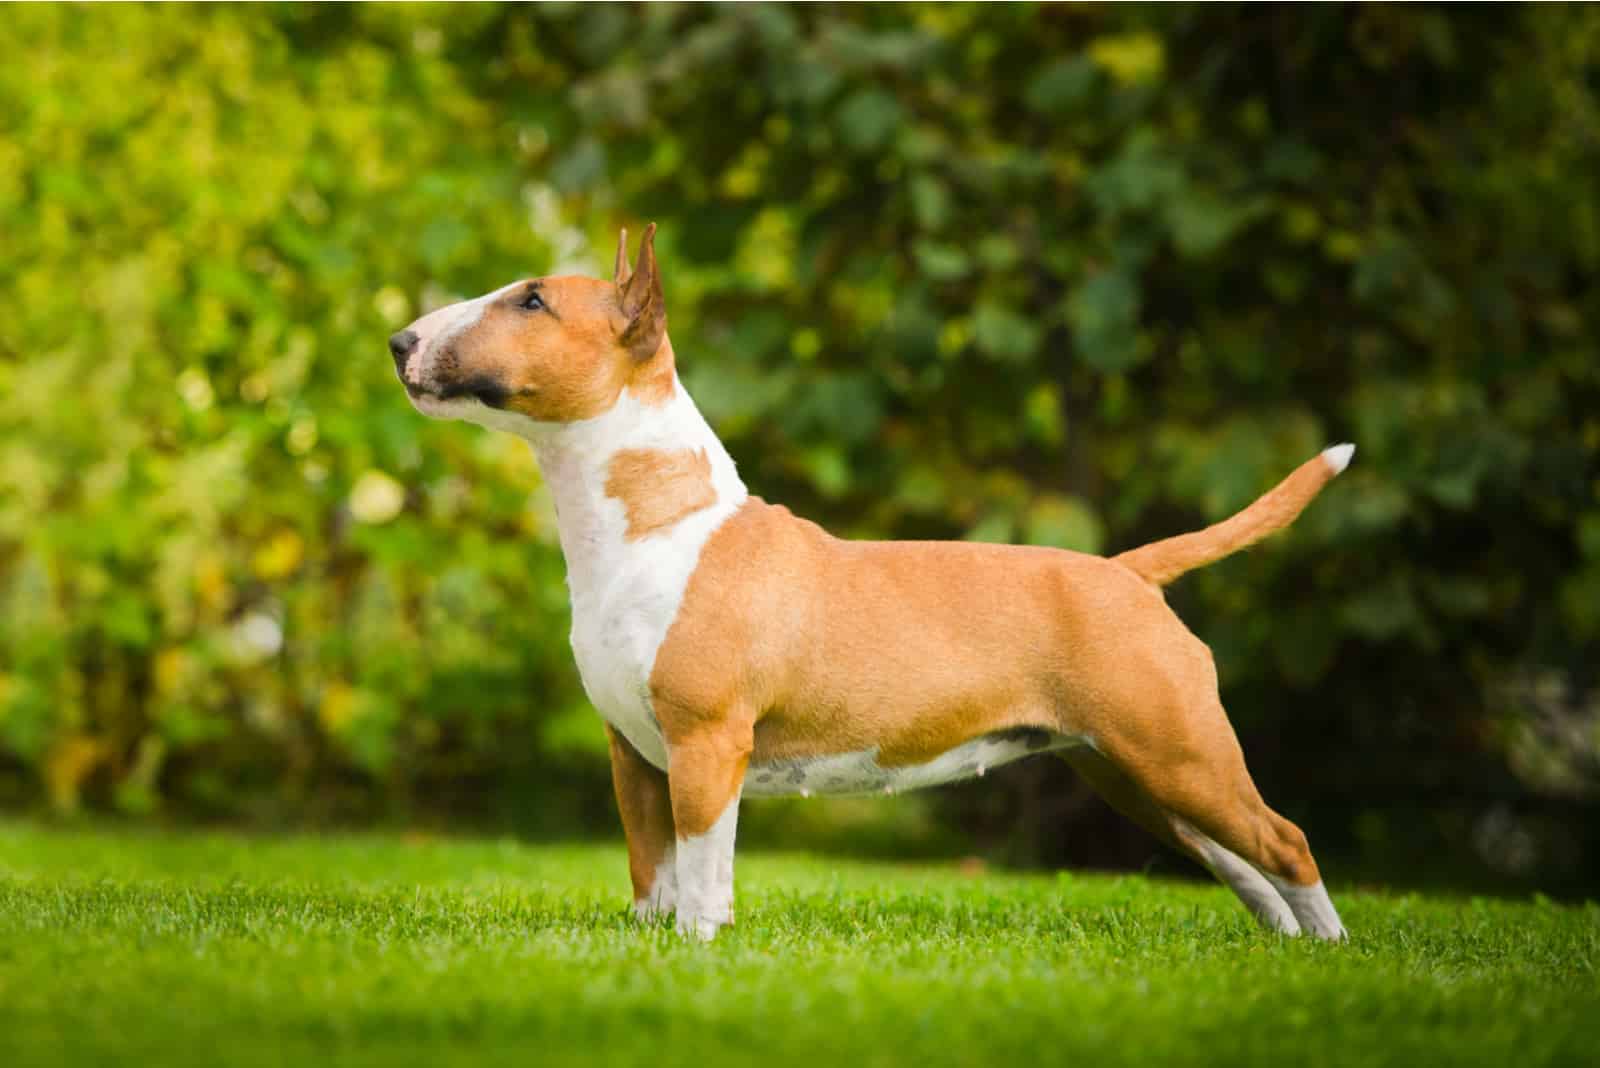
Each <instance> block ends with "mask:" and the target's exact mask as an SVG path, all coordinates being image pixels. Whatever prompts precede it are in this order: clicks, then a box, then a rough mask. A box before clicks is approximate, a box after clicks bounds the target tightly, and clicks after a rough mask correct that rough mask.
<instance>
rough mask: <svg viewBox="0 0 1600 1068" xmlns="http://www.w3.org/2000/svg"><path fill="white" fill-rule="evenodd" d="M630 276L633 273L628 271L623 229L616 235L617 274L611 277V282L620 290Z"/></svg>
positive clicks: (626, 247) (624, 229)
mask: <svg viewBox="0 0 1600 1068" xmlns="http://www.w3.org/2000/svg"><path fill="white" fill-rule="evenodd" d="M632 275H633V272H632V271H630V270H628V231H627V228H626V227H624V228H623V230H622V232H621V233H620V234H618V235H617V272H616V274H615V276H614V277H613V281H615V282H616V283H617V288H618V289H619V290H620V289H621V288H622V287H623V286H625V285H627V284H628V279H629V278H630V277H631V276H632Z"/></svg>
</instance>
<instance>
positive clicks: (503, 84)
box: [0, 6, 1600, 859]
mask: <svg viewBox="0 0 1600 1068" xmlns="http://www.w3.org/2000/svg"><path fill="white" fill-rule="evenodd" d="M3 32H4V35H5V37H6V38H7V43H8V45H9V47H8V49H7V54H8V55H11V56H13V57H15V59H14V62H13V63H12V64H9V65H8V67H7V69H6V70H5V72H4V73H3V74H0V107H3V108H4V111H5V113H6V114H7V115H8V116H10V117H11V121H10V130H11V133H10V134H9V136H8V138H7V140H6V141H4V142H0V153H3V154H4V158H0V164H3V166H0V225H3V228H4V231H5V232H6V233H7V234H8V237H9V243H10V245H11V254H10V256H8V257H7V259H6V260H5V262H4V263H0V278H3V282H4V284H3V286H0V301H3V305H0V313H3V314H0V358H3V362H0V598H3V599H4V605H5V607H4V610H3V611H4V619H5V620H6V629H5V631H4V634H3V635H0V657H3V661H0V663H3V665H4V667H3V669H0V670H3V671H4V674H3V676H0V709H3V710H4V711H3V713H0V746H3V747H4V750H5V752H6V753H7V754H9V759H10V761H11V767H12V769H13V771H15V772H17V774H16V776H15V777H14V779H13V785H12V787H11V788H10V793H11V795H12V797H13V799H14V800H18V801H21V800H24V799H26V798H29V797H33V796H37V795H38V792H39V791H43V792H45V793H47V794H48V796H50V797H51V798H52V799H53V801H54V803H55V804H56V805H58V806H67V807H70V806H71V805H73V804H74V803H75V802H76V798H77V796H78V792H79V791H80V790H81V789H88V790H89V791H90V796H91V797H92V798H93V799H94V800H95V801H96V802H100V803H110V804H116V805H119V806H121V807H123V808H127V809H130V810H135V811H138V810H147V809H149V808H151V807H153V806H156V805H158V804H166V803H172V804H176V805H178V806H179V807H181V808H184V809H190V808H195V809H199V810H208V811H209V810H221V811H238V810H241V809H243V810H250V809H253V808H256V809H259V808H263V807H264V808H265V810H267V811H281V812H285V813H302V814H303V813H307V812H310V813H316V812H325V811H346V810H350V811H367V812H371V811H381V810H391V811H396V810H399V811H412V810H413V809H414V808H415V807H417V806H420V805H421V804H422V795H423V794H424V792H426V796H427V797H428V798H429V801H428V804H430V805H431V804H433V803H434V802H433V800H432V799H433V798H434V792H435V791H437V790H439V789H443V788H445V787H446V785H447V784H458V785H457V786H456V787H455V788H457V789H460V790H462V791H463V792H464V793H466V794H467V795H469V799H470V797H473V796H482V795H483V794H485V793H488V792H490V789H489V788H491V787H498V786H500V785H502V784H505V783H508V782H510V781H512V780H513V779H515V778H517V769H521V768H526V767H528V766H529V765H530V764H538V765H539V766H548V765H549V763H550V762H551V761H552V760H554V759H555V757H556V755H557V754H559V753H560V752H562V751H564V750H567V749H575V750H576V751H577V752H579V753H580V754H588V755H584V756H582V757H581V758H580V760H579V761H578V764H577V765H576V767H577V770H576V771H575V772H574V775H575V776H576V779H574V780H572V782H576V783H580V784H582V791H586V792H584V793H583V796H584V797H593V796H598V793H599V792H600V791H601V790H603V786H604V780H603V771H602V770H601V768H600V765H599V763H598V761H597V760H595V759H592V757H593V756H594V755H596V754H597V750H596V748H595V747H596V743H597V741H598V739H599V733H598V728H597V726H595V725H594V724H593V723H592V722H591V719H590V718H588V717H589V716H590V714H589V713H588V712H587V711H586V710H585V708H584V705H583V700H582V696H581V691H580V688H579V687H578V685H577V682H576V678H575V674H574V672H573V669H572V667H571V666H570V658H569V656H568V653H567V650H566V643H565V629H566V625H567V619H566V607H565V596H564V595H565V591H564V589H563V588H562V584H561V582H560V576H561V573H562V565H561V561H560V558H559V555H558V551H557V548H556V546H555V543H554V540H553V537H552V532H553V531H552V518H551V514H550V510H549V508H548V505H547V504H546V503H544V501H543V498H542V496H541V494H540V491H539V482H538V477H537V473H536V471H535V470H534V467H533V465H532V462H531V460H530V458H529V457H528V456H527V455H526V452H525V450H524V449H523V447H522V446H521V445H520V444H518V443H516V442H514V441H510V440H508V439H504V438H500V437H495V436H491V435H486V434H483V433H481V432H478V431H475V430H473V429H471V428H466V427H461V426H441V425H437V424H430V423H427V422H424V421H423V420H421V419H419V418H417V417H416V416H415V415H414V414H413V413H412V412H411V411H410V410H409V407H408V406H407V405H406V403H405V401H404V398H403V396H402V395H401V393H400V391H399V390H398V389H397V388H396V387H395V385H394V383H393V381H392V377H391V371H390V368H389V365H388V358H387V356H386V354H385V353H384V350H383V339H384V337H385V336H386V335H387V333H388V332H390V331H391V330H392V329H394V328H395V327H396V326H398V325H400V324H402V323H404V322H406V321H408V320H409V319H410V318H411V317H412V316H413V314H415V313H416V312H417V310H418V309H420V308H422V307H425V306H428V305H432V304H436V303H438V302H439V301H440V300H442V299H444V298H445V296H446V295H447V294H471V293H476V292H480V291H483V290H485V289H487V288H490V287H492V286H495V285H498V284H500V283H502V282H503V281H505V280H507V279H510V278H512V277H515V276H518V275H526V274H530V273H543V272H547V271H550V270H552V269H556V270H560V269H567V268H573V267H578V268H583V269H586V270H590V271H595V270H597V269H598V268H599V267H600V266H601V264H602V262H603V261H604V259H605V252H606V250H607V249H609V247H610V243H611V241H612V240H613V235H614V233H615V226H617V225H618V224H624V223H626V224H634V225H636V224H637V223H638V222H639V221H641V220H643V219H645V218H651V219H655V220H657V221H658V222H659V223H660V224H661V227H662V230H661V238H660V241H659V247H660V251H661V255H662V257H663V261H664V264H665V269H666V272H667V276H666V277H667V283H668V294H667V296H668V301H669V304H670V305H671V307H672V312H673V324H674V329H675V334H676V340H677V348H678V351H679V352H680V354H681V365H682V368H683V371H684V375H685V378H686V380H687V382H688V384H689V386H690V389H691V391H693V392H694V393H695V395H696V397H697V399H698V400H699V401H700V403H701V406H702V408H703V409H705V410H706V412H707V414H708V415H709V416H710V418H711V419H712V421H713V423H714V424H716V425H717V426H718V427H719V429H720V430H721V431H722V432H723V434H724V437H725V438H726V440H727V441H728V443H729V446H730V448H731V449H732V451H733V452H734V454H735V456H736V458H737V459H739V460H740V461H741V465H742V467H743V470H744V472H745V474H746V477H747V481H749V482H750V484H751V485H752V487H753V488H755V489H757V490H758V491H759V492H762V493H764V494H766V495H768V496H771V497H774V498H776V499H781V500H784V501H785V502H787V503H789V504H791V505H792V506H794V507H795V508H796V509H797V510H798V511H800V512H802V513H804V514H810V515H812V516H815V517H816V518H818V519H821V520H824V521H826V522H828V523H829V524H831V525H832V526H833V527H834V529H836V530H837V531H839V532H840V533H844V534H849V535H856V536H864V535H878V536H883V535H892V536H933V537H974V538H984V539H1004V540H1024V541H1032V542H1038V543H1044V544H1054V545H1062V546H1066V547H1071V548H1078V549H1085V550H1089V551H1102V550H1103V551H1115V550H1119V549H1122V548H1126V547H1128V546H1131V545H1134V544H1137V543H1139V542H1142V541H1144V540H1147V539H1149V538H1153V537H1157V536H1162V535H1166V534H1170V533H1174V532H1177V531H1179V530H1182V529H1185V528H1188V527H1192V526H1194V525H1197V524H1199V523H1202V522H1205V521H1209V520H1213V519H1216V518H1219V517H1221V516H1223V515H1225V514H1227V513H1229V512H1231V511H1233V510H1235V509H1236V508H1238V507H1240V506H1241V505H1242V504H1244V503H1245V502H1247V501H1248V500H1249V499H1250V498H1251V497H1252V496H1253V495H1255V494H1256V493H1258V492H1259V491H1261V490H1262V489H1264V488H1265V487H1266V486H1267V485H1269V484H1271V483H1272V482H1273V481H1274V480H1275V479H1276V478H1277V477H1279V476H1280V475H1281V474H1283V473H1284V472H1286V471H1287V470H1289V468H1290V467H1292V466H1293V465H1294V464H1296V463H1298V462H1299V461H1300V460H1302V459H1304V458H1305V457H1306V456H1309V455H1310V454H1312V453H1313V452H1315V451H1316V450H1317V449H1319V448H1321V447H1322V446H1323V445H1324V444H1326V443H1328V442H1330V441H1333V440H1342V439H1346V438H1349V439H1353V440H1355V441H1357V442H1358V443H1359V445H1360V452H1359V453H1358V455H1357V459H1356V464H1355V466H1354V467H1353V468H1352V469H1351V471H1350V472H1349V473H1348V474H1347V475H1346V476H1345V477H1344V478H1342V479H1341V480H1340V481H1339V483H1337V484H1336V485H1335V486H1334V487H1333V488H1331V489H1330V490H1329V492H1328V494H1327V495H1326V498H1325V499H1324V500H1323V501H1322V502H1320V503H1319V504H1318V505H1317V507H1316V508H1315V509H1313V510H1312V511H1311V512H1310V513H1308V514H1307V516H1306V517H1305V519H1304V520H1302V522H1301V523H1300V524H1299V525H1298V526H1297V527H1296V532H1295V534H1294V535H1293V536H1292V537H1289V538H1285V539H1283V540H1282V541H1281V542H1280V543H1278V544H1275V545H1274V546H1273V547H1272V548H1271V549H1269V550H1265V551H1261V552H1258V553H1252V554H1249V555H1246V556H1244V557H1241V558H1237V559H1234V560H1231V561H1229V562H1227V563H1225V564H1223V565H1219V566H1218V567H1216V568H1213V569H1211V570H1208V571H1206V572H1204V573H1202V574H1200V575H1197V576H1196V577H1194V578H1192V579H1190V580H1188V581H1187V583H1185V584H1184V585H1183V586H1181V587H1179V588H1178V589H1177V590H1176V591H1175V592H1174V600H1175V602H1176V603H1177V605H1178V606H1179V608H1180V611H1181V612H1182V613H1183V614H1184V615H1185V617H1186V618H1187V619H1188V620H1189V621H1190V622H1191V623H1192V624H1193V625H1194V627H1195V629H1196V630H1197V631H1198V632H1199V633H1200V634H1201V635H1202V636H1203V637H1205V638H1206V639H1207V640H1208V641H1209V642H1210V643H1211V644H1212V645H1213V647H1214V648H1215V650H1216V652H1217V655H1218V660H1219V666H1220V669H1221V672H1222V676H1223V682H1224V688H1225V692H1226V694H1227V697H1228V700H1229V706H1230V709H1231V711H1232V713H1233V715H1234V718H1235V720H1236V722H1237V723H1238V724H1239V725H1240V727H1241V730H1242V731H1243V732H1244V733H1245V734H1246V736H1247V743H1248V745H1249V747H1250V748H1251V749H1252V755H1253V756H1254V755H1255V754H1257V753H1264V754H1265V756H1266V758H1267V759H1266V762H1265V763H1264V764H1263V763H1262V761H1260V760H1257V761H1256V763H1257V768H1258V772H1259V775H1260V777H1261V779H1262V780H1263V784H1264V788H1267V790H1268V793H1269V796H1271V795H1272V792H1273V789H1275V787H1276V785H1278V784H1282V785H1284V786H1285V792H1288V793H1290V794H1299V795H1301V796H1306V797H1311V798H1314V799H1320V800H1319V801H1318V803H1319V804H1322V805H1323V806H1324V809H1325V810H1326V811H1324V814H1323V816H1322V817H1321V822H1322V825H1323V826H1325V827H1328V828H1343V832H1342V833H1344V834H1345V835H1346V837H1348V838H1350V839H1351V840H1356V839H1363V836H1365V839H1372V838H1373V837H1374V836H1376V837H1380V838H1381V837H1382V836H1383V834H1384V833H1385V832H1384V831H1383V827H1384V826H1385V822H1384V821H1385V820H1386V819H1390V818H1391V817H1392V815H1393V811H1392V810H1393V809H1394V807H1395V806H1400V807H1401V808H1402V809H1403V808H1404V807H1405V806H1409V805H1412V804H1413V803H1418V802H1417V799H1418V798H1424V799H1432V800H1439V799H1445V800H1448V801H1450V802H1451V803H1456V802H1464V803H1468V804H1469V806H1471V805H1478V806H1481V805H1483V804H1488V803H1491V802H1495V801H1497V800H1504V799H1509V800H1510V801H1512V802H1515V803H1521V801H1522V800H1524V799H1526V797H1527V796H1528V794H1527V793H1526V790H1527V788H1528V784H1531V785H1532V787H1533V788H1535V789H1537V790H1538V791H1541V792H1543V793H1544V794H1547V795H1552V796H1554V795H1561V796H1576V795H1582V794H1584V793H1585V791H1592V789H1593V785H1594V782H1595V774H1594V770H1595V763H1596V750H1597V748H1600V743H1597V742H1595V741H1594V735H1595V723H1596V722H1597V713H1596V711H1595V700H1594V697H1593V693H1594V677H1593V671H1594V668H1595V664H1596V663H1597V662H1600V657H1596V656H1595V655H1594V650H1595V648H1596V644H1597V641H1596V639H1597V636H1600V503H1597V486H1600V483H1597V476H1600V465H1597V462H1596V461H1597V456H1600V424H1596V423H1595V418H1594V413H1595V411H1597V410H1600V408H1597V405H1596V400H1597V399H1600V398H1597V393H1600V391H1597V388H1596V387H1597V385H1600V370H1597V368H1600V364H1597V362H1596V360H1595V358H1594V339H1595V337H1596V327H1597V322H1596V316H1597V314H1600V308H1597V307H1596V305H1595V303H1594V299H1593V296H1592V287H1591V286H1590V285H1589V284H1588V282H1587V280H1588V279H1591V278H1592V277H1593V276H1594V274H1595V272H1596V267H1597V266H1600V264H1597V260H1600V217H1597V211H1600V208H1597V205H1600V197H1597V196H1596V193H1597V192H1600V190H1597V189H1596V188H1595V186H1596V182H1595V177H1594V174H1595V171H1594V168H1593V167H1592V165H1591V164H1592V158H1593V152H1594V148H1595V139H1596V136H1597V131H1600V123H1597V118H1600V111H1597V106H1596V100H1595V93H1594V91H1593V88H1592V87H1593V85H1594V84H1595V83H1594V80H1593V70H1594V68H1593V58H1592V57H1593V55H1594V54H1595V47H1594V46H1595V44H1596V43H1597V41H1600V36H1597V35H1600V17H1597V16H1596V15H1595V14H1594V13H1593V12H1590V11H1587V10H1583V9H1555V10H1546V9H1542V8H1535V9H1520V8H1519V9H1515V10H1491V11H1487V12H1482V13H1480V12H1477V11H1471V12H1469V11H1465V10H1459V11H1450V12H1448V13H1446V12H1443V11H1440V10H1437V9H1433V8H1426V7H1421V8H1413V7H1405V8H1397V7H1381V6H1379V7H1364V8H1360V9H1355V10H1346V9H1318V10H1316V11H1308V12H1300V11H1289V10H1284V11H1273V12H1265V13H1263V12H1260V11H1257V10H1253V9H1252V10H1243V9H1235V8H1229V7H1222V8H1215V7H1207V8H1204V9H1193V8H1187V9H1179V10H1177V11H1167V10H1154V9H1146V8H1111V9H1098V8H1087V9H1085V8H1078V7H1047V8H1033V7H1007V8H989V7H976V6H972V7H966V6H956V7H916V8H910V9H899V8H896V9H885V8H870V9H866V10H853V11H835V10H831V9H822V10H816V9H801V8H788V7H777V6H753V7H748V8H744V7H739V8H727V9H722V8H715V9H708V8H677V7H671V8H647V9H631V8H614V7H601V8H584V9H575V8H556V9H546V8H540V9H537V10H531V11H530V10H523V9H501V8H487V9H472V10H470V11H464V12H455V11H452V13H451V14H450V15H449V17H448V18H446V17H445V16H444V15H443V14H442V13H440V12H438V11H433V10H428V9H422V10H417V9H410V8H407V9H389V8H378V9H376V10H369V9H361V10H345V9H324V8H311V9H292V10H282V9H273V10H270V11H259V10H240V9H228V8H224V9H221V10H211V9H189V8H180V9H170V8H163V9H145V8H136V9H132V10H120V9H119V10H111V11H94V12H89V11H80V10H74V9H52V8H45V9H42V10H33V9H19V10H18V11H16V12H15V13H13V15H12V17H11V18H10V19H8V20H7V28H6V29H5V30H4V31H3ZM1508 769H1514V770H1515V772H1516V773H1517V774H1518V775H1520V776H1521V782H1520V783H1519V780H1518V779H1517V778H1515V777H1514V776H1513V774H1512V772H1511V771H1510V770H1508ZM1291 782H1292V784H1293V785H1292V788H1291V787H1290V783H1291ZM459 784H466V786H465V787H461V786H460V785H459ZM568 785H569V787H570V788H572V789H577V788H578V787H576V786H572V785H571V782H569V784H568ZM541 790H542V793H541V792H540V791H541ZM535 793H536V794H537V795H538V796H539V798H540V800H541V803H543V802H546V801H553V799H554V797H555V794H556V793H557V791H554V789H553V788H547V787H540V788H539V789H538V790H535ZM1358 795H1359V796H1358ZM957 796H958V798H959V797H960V796H964V795H957ZM1430 803H1431V802H1430ZM955 804H956V805H957V807H958V808H961V809H962V813H960V814H962V815H967V814H969V813H968V808H969V807H970V806H968V805H967V803H966V802H965V801H960V800H958V801H957V802H955ZM1386 805H1388V806H1389V808H1385V806H1386ZM582 808H583V806H576V809H577V810H579V811H581V810H582ZM1007 811H1008V818H1012V817H1014V816H1015V811H1014V810H1007ZM1474 811H1476V809H1474ZM1330 812H1331V813H1332V814H1329V813H1330ZM1386 813H1388V814H1387V815H1386ZM567 818H568V816H561V817H559V819H567ZM572 818H577V817H576V816H573V817H572ZM1363 828H1364V830H1363ZM1374 828H1376V830H1375V829H1374ZM1038 833H1039V834H1040V835H1041V836H1050V837H1052V838H1056V837H1059V828H1057V827H1047V828H1041V829H1040V830H1039V832H1038ZM1563 833H1568V839H1570V829H1569V832H1563ZM1458 837H1459V836H1458ZM1557 837H1560V836H1559V834H1558V835H1557ZM1365 839H1363V840H1365ZM1463 840H1464V839H1463ZM1547 845H1548V848H1549V849H1556V850H1559V849H1562V848H1566V849H1568V850H1569V852H1570V851H1571V850H1572V849H1575V848H1579V846H1580V845H1581V843H1578V844H1574V842H1573V841H1571V840H1566V844H1565V845H1562V844H1561V842H1555V843H1553V844H1551V843H1547ZM1501 859H1504V858H1503V857H1502V858H1501Z"/></svg>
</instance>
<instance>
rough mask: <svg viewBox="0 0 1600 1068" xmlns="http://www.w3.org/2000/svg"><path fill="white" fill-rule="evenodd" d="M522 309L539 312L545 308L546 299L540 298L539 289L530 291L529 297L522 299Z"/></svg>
mask: <svg viewBox="0 0 1600 1068" xmlns="http://www.w3.org/2000/svg"><path fill="white" fill-rule="evenodd" d="M522 307H524V308H526V309H527V310H528V311H538V310H539V309H540V308H542V307H544V298H543V297H541V296H539V291H538V290H537V289H534V290H530V291H529V293H528V295H527V296H526V297H523V298H522Z"/></svg>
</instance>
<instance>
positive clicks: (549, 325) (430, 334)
mask: <svg viewBox="0 0 1600 1068" xmlns="http://www.w3.org/2000/svg"><path fill="white" fill-rule="evenodd" d="M655 231H656V227H655V224H654V223H651V224H650V225H649V226H648V227H646V228H645V232H644V240H643V241H642V242H640V245H639V259H638V263H637V264H636V266H635V267H634V268H633V269H632V270H631V271H630V270H629V268H628V232H627V231H626V230H624V231H623V232H622V236H621V237H620V239H619V240H618V242H617V266H616V277H615V278H614V279H613V281H611V282H603V281H601V280H600V279H597V278H578V277H560V278H534V279H530V280H527V281H522V282H513V283H511V284H510V285H508V286H504V287H502V288H500V289H497V290H495V291H494V292H492V293H488V294H485V295H484V296H481V297H479V298H477V299H476V300H466V301H461V302H460V303H458V304H451V305H448V306H447V307H443V308H440V309H438V310H437V311H433V312H430V313H428V314H427V315H424V316H423V317H422V318H420V319H418V320H417V321H416V322H414V323H412V324H411V325H410V326H408V327H406V328H405V329H404V330H401V331H400V332H399V333H397V334H395V335H394V336H393V337H391V338H390V339H389V351H390V352H391V353H392V354H393V355H394V366H395V371H396V372H397V373H398V374H399V375H400V381H401V383H403V384H404V385H405V387H406V392H407V393H408V394H409V395H410V397H411V403H412V404H413V405H414V406H415V407H416V409H417V410H418V411H419V412H422V413H423V414H424V415H431V416H435V417H438V418H442V419H467V420H471V421H472V422H475V423H484V424H487V425H491V426H496V427H500V428H502V429H515V428H516V426H517V424H521V423H525V422H526V421H527V420H532V421H533V422H535V423H547V424H552V423H554V424H559V423H573V422H577V421H579V420H583V419H590V418H593V417H594V416H597V415H600V414H601V413H602V412H605V411H608V410H610V408H611V406H612V405H613V404H615V403H616V401H617V398H618V396H620V395H621V393H622V391H623V390H624V389H628V390H632V391H634V392H635V393H636V394H638V396H639V399H640V400H641V401H643V402H645V403H651V402H659V401H660V400H662V399H664V398H665V397H666V396H669V395H670V394H671V391H672V388H673V387H672V380H673V368H672V346H671V344H670V343H669V342H668V341H667V310H666V305H665V303H664V302H663V301H662V297H661V276H660V274H659V273H658V272H657V270H656V256H655Z"/></svg>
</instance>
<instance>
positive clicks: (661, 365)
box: [628, 335, 676, 407]
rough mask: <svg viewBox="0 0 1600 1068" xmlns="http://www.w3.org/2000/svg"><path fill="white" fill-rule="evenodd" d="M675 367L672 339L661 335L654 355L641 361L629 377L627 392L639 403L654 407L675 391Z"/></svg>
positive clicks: (665, 401) (669, 397)
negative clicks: (659, 345)
mask: <svg viewBox="0 0 1600 1068" xmlns="http://www.w3.org/2000/svg"><path fill="white" fill-rule="evenodd" d="M675 368H676V361H675V358H674V356H673V354H672V341H671V339H669V338H667V337H666V336H665V335H663V336H662V338H661V347H660V348H659V349H656V352H655V355H654V356H652V357H650V358H649V359H648V360H645V361H644V362H642V363H641V364H640V365H639V367H638V368H637V369H636V370H635V371H634V373H633V377H632V378H631V379H629V381H628V392H629V393H631V394H633V395H634V397H636V398H638V400H639V403H640V404H646V405H649V406H651V407H656V406H659V405H662V404H665V403H667V401H669V400H671V399H672V394H673V393H674V392H675V389H674V388H673V379H674V377H675V374H674V372H675Z"/></svg>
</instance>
